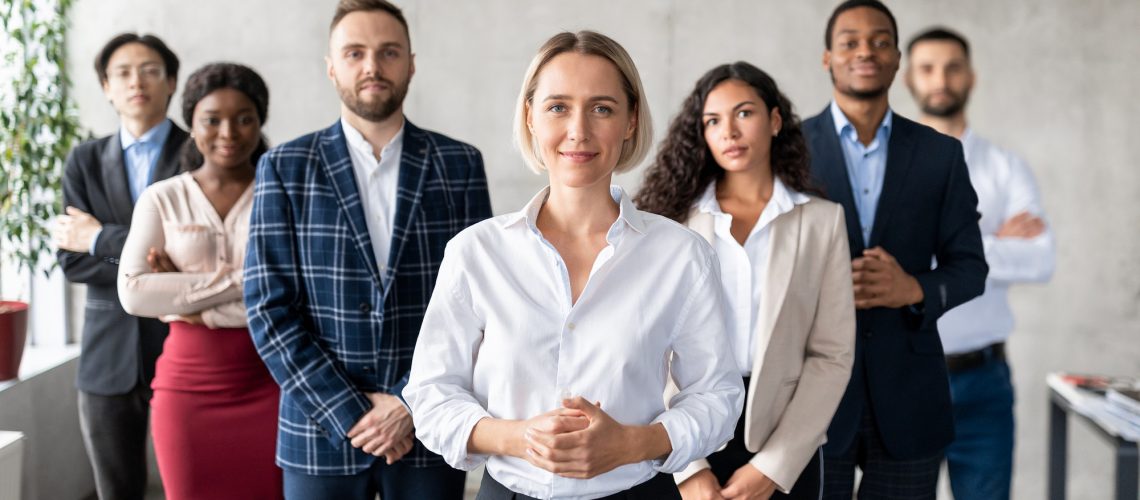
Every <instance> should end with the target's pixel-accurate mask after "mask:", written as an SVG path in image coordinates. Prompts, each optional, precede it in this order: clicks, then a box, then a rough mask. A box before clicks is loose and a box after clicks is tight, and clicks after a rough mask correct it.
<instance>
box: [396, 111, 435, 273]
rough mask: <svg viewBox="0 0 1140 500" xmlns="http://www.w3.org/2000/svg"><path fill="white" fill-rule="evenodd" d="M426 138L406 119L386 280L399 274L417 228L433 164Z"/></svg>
mask: <svg viewBox="0 0 1140 500" xmlns="http://www.w3.org/2000/svg"><path fill="white" fill-rule="evenodd" d="M425 136H426V134H425V133H424V132H423V131H422V130H420V129H419V127H416V126H415V125H412V122H410V121H408V120H407V118H405V119H404V146H403V154H402V155H401V156H400V175H399V181H397V183H396V214H395V220H394V221H393V225H392V244H391V251H389V252H388V272H387V278H388V279H389V280H390V279H391V278H392V277H393V276H394V275H395V273H396V265H397V264H398V263H399V262H400V254H401V253H402V252H403V250H404V243H405V242H406V241H407V240H408V237H409V235H410V234H411V231H412V228H413V227H414V226H415V221H416V214H418V213H419V212H420V203H421V201H422V199H423V192H424V182H425V180H426V179H427V171H428V167H429V166H430V164H431V157H430V155H429V145H428V141H427V137H425Z"/></svg>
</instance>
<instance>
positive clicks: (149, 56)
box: [103, 43, 175, 123]
mask: <svg viewBox="0 0 1140 500" xmlns="http://www.w3.org/2000/svg"><path fill="white" fill-rule="evenodd" d="M174 88H175V79H174V78H173V77H168V76H167V74H166V64H165V63H164V62H163V61H162V56H161V55H159V53H158V52H157V51H155V50H154V49H151V48H150V47H147V46H146V45H143V44H141V43H127V44H124V45H123V46H122V47H119V48H118V49H116V50H115V52H113V53H111V57H110V58H109V59H107V78H106V79H105V80H103V93H104V95H106V96H107V99H108V100H110V101H111V105H112V106H114V107H115V111H117V112H118V113H119V116H121V117H123V118H127V119H132V120H139V121H142V122H146V123H157V122H159V121H162V120H163V119H164V118H166V107H167V104H169V102H170V96H171V95H172V94H174Z"/></svg>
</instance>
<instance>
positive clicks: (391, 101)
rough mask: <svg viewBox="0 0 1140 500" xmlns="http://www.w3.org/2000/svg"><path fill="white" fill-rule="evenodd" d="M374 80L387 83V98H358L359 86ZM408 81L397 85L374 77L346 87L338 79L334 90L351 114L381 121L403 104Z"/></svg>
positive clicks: (406, 93) (373, 120)
mask: <svg viewBox="0 0 1140 500" xmlns="http://www.w3.org/2000/svg"><path fill="white" fill-rule="evenodd" d="M375 82H380V83H383V84H386V85H388V88H389V89H390V90H391V91H392V95H391V96H389V97H388V98H387V99H383V98H379V97H378V98H376V99H374V100H372V101H364V100H362V99H360V96H359V95H358V92H359V91H360V87H361V86H363V85H366V84H370V83H375ZM408 82H409V81H408V80H405V81H403V82H401V83H400V84H399V85H397V84H396V83H395V82H393V81H391V80H387V79H384V78H380V77H375V78H367V79H364V80H361V81H360V82H357V83H356V85H355V87H346V86H344V85H341V84H340V82H339V81H338V82H337V85H336V91H337V93H338V94H340V101H341V102H343V103H344V105H345V106H347V107H348V109H349V110H350V111H352V112H353V114H355V115H356V116H359V117H361V118H364V119H365V120H368V121H370V122H382V121H384V120H387V119H388V118H389V117H391V116H392V113H395V112H396V110H397V109H400V106H401V105H403V104H404V98H405V97H407V95H408Z"/></svg>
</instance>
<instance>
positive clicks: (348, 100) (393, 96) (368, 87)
mask: <svg viewBox="0 0 1140 500" xmlns="http://www.w3.org/2000/svg"><path fill="white" fill-rule="evenodd" d="M410 45H411V44H410V43H409V41H408V32H407V31H406V30H405V29H404V25H402V24H400V22H399V21H398V20H397V19H396V18H395V17H393V16H392V15H391V14H388V13H387V12H382V11H358V12H353V13H350V14H348V15H347V16H344V18H343V19H341V20H340V22H339V23H337V25H336V27H335V28H333V30H332V34H331V35H330V36H329V55H328V56H327V57H326V58H325V63H326V66H327V70H328V77H329V79H330V80H332V82H333V85H334V86H335V87H336V91H337V93H338V94H340V100H341V102H342V103H343V104H344V108H345V109H346V110H347V111H349V112H351V113H353V114H355V115H356V116H359V117H360V118H363V119H365V120H368V121H372V122H380V121H384V120H386V119H388V118H389V117H391V116H392V115H393V114H394V113H396V112H397V111H400V110H401V109H402V106H403V104H404V97H406V96H407V95H408V85H409V83H410V82H411V80H412V75H413V74H415V72H416V67H415V62H414V56H413V55H412V52H411V46H410Z"/></svg>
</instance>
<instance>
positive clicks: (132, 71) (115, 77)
mask: <svg viewBox="0 0 1140 500" xmlns="http://www.w3.org/2000/svg"><path fill="white" fill-rule="evenodd" d="M133 75H138V78H139V80H145V81H151V82H153V81H158V80H161V79H163V77H165V76H166V70H165V69H164V68H163V67H162V66H159V65H157V64H144V65H142V66H137V67H134V68H132V67H130V66H120V67H117V68H115V69H113V70H112V71H110V72H109V73H107V79H108V80H111V81H114V82H120V83H122V82H128V81H130V79H131V76H133Z"/></svg>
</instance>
